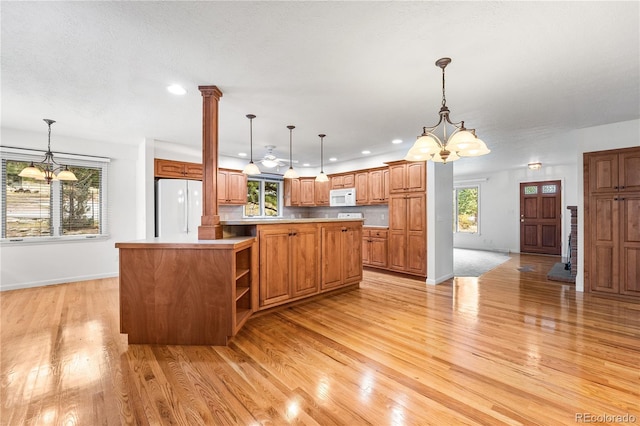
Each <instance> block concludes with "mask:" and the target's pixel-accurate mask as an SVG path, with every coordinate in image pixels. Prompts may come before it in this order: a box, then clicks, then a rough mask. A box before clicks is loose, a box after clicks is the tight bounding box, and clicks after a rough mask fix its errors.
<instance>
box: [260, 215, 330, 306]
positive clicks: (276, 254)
mask: <svg viewBox="0 0 640 426" xmlns="http://www.w3.org/2000/svg"><path fill="white" fill-rule="evenodd" d="M258 235H259V238H258V239H259V245H260V300H259V308H266V307H272V306H276V305H278V304H281V303H285V302H288V301H291V300H293V299H296V298H299V297H303V296H307V295H310V294H314V293H317V292H318V291H319V282H320V251H319V244H318V242H319V236H318V235H319V231H318V226H317V225H315V224H287V225H283V226H275V225H269V226H264V227H259V231H258Z"/></svg>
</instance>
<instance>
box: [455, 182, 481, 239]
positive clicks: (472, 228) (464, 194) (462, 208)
mask: <svg viewBox="0 0 640 426" xmlns="http://www.w3.org/2000/svg"><path fill="white" fill-rule="evenodd" d="M479 192H480V191H479V187H478V186H468V187H460V188H455V189H454V190H453V203H454V206H453V207H454V218H453V226H454V232H464V233H467V234H477V233H478V224H479V223H480V221H479V217H478V212H479V209H478V199H479Z"/></svg>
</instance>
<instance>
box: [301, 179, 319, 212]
mask: <svg viewBox="0 0 640 426" xmlns="http://www.w3.org/2000/svg"><path fill="white" fill-rule="evenodd" d="M315 189H316V178H315V177H304V178H300V205H301V206H307V207H310V206H315V205H316V191H315Z"/></svg>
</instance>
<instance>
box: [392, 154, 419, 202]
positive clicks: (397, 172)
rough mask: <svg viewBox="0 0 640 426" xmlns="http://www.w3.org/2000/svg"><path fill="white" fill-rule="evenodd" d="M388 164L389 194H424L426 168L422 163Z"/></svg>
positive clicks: (400, 162) (398, 162)
mask: <svg viewBox="0 0 640 426" xmlns="http://www.w3.org/2000/svg"><path fill="white" fill-rule="evenodd" d="M388 164H389V192H390V193H391V194H397V193H404V192H424V191H426V189H427V166H426V163H425V162H424V161H415V162H407V161H396V162H392V163H388Z"/></svg>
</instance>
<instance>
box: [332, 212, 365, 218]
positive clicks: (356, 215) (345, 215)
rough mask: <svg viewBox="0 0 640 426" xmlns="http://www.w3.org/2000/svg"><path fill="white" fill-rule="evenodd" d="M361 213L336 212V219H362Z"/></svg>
mask: <svg viewBox="0 0 640 426" xmlns="http://www.w3.org/2000/svg"><path fill="white" fill-rule="evenodd" d="M363 217H364V216H362V213H338V219H362V218H363Z"/></svg>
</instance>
